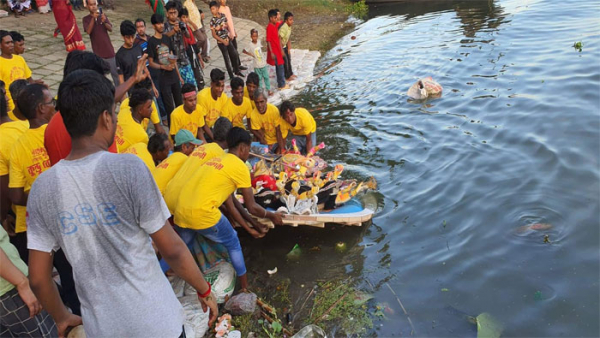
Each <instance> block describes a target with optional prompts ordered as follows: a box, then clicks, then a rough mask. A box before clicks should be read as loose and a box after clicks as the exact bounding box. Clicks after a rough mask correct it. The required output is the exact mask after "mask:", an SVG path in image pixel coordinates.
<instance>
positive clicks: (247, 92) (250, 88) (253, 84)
mask: <svg viewBox="0 0 600 338" xmlns="http://www.w3.org/2000/svg"><path fill="white" fill-rule="evenodd" d="M259 83H260V79H259V77H258V74H256V73H255V72H250V73H249V74H248V77H247V78H246V87H245V88H244V97H246V98H248V99H250V103H252V110H254V109H256V105H255V104H254V92H255V91H256V89H258V87H259V86H258V85H259Z"/></svg>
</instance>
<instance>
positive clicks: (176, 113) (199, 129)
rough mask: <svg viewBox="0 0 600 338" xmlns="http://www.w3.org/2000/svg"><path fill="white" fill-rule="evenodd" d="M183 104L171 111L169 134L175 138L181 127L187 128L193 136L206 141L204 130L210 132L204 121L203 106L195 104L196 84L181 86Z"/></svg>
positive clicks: (196, 97) (196, 99)
mask: <svg viewBox="0 0 600 338" xmlns="http://www.w3.org/2000/svg"><path fill="white" fill-rule="evenodd" d="M181 95H182V96H183V104H182V105H181V106H179V107H177V108H175V110H173V112H172V113H171V127H170V130H169V134H171V138H172V139H175V135H176V134H177V133H178V132H179V131H180V130H182V129H185V130H189V131H190V132H191V133H192V135H194V138H196V137H197V138H199V139H201V140H202V141H203V142H205V143H206V139H205V138H204V132H210V129H209V128H208V126H207V125H206V124H205V123H204V115H205V110H204V108H203V107H202V106H201V105H199V104H197V103H198V96H197V93H196V86H194V85H193V84H190V83H186V84H184V85H183V86H182V87H181Z"/></svg>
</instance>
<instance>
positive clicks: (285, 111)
mask: <svg viewBox="0 0 600 338" xmlns="http://www.w3.org/2000/svg"><path fill="white" fill-rule="evenodd" d="M279 113H280V114H281V119H282V121H281V125H280V128H281V130H284V129H286V130H289V131H290V132H291V133H290V135H289V137H288V139H289V140H290V141H291V140H292V139H295V140H296V146H297V147H298V149H299V150H300V152H301V153H302V154H306V152H307V151H309V150H310V149H312V147H313V146H314V145H316V144H317V123H316V122H315V119H314V118H313V117H312V115H311V114H310V112H309V111H308V110H306V109H304V108H296V107H295V106H294V104H293V103H292V102H291V101H287V100H286V101H283V102H282V103H281V105H280V106H279Z"/></svg>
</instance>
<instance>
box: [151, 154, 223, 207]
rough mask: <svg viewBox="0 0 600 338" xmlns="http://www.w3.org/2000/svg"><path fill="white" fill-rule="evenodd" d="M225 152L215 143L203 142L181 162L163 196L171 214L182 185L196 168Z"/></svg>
mask: <svg viewBox="0 0 600 338" xmlns="http://www.w3.org/2000/svg"><path fill="white" fill-rule="evenodd" d="M223 154H225V151H224V150H223V149H222V148H221V147H220V146H219V145H218V144H216V143H205V144H203V145H201V146H199V147H197V148H196V149H194V151H193V152H192V153H191V154H190V156H188V158H187V160H185V162H184V163H183V165H182V166H181V168H179V170H178V171H177V173H176V174H175V176H173V178H172V179H171V181H170V182H169V183H168V184H167V187H166V189H165V192H164V193H163V196H164V198H165V203H167V207H168V208H169V211H171V214H174V213H175V209H176V208H177V200H178V199H179V194H180V193H181V190H182V189H183V187H185V186H186V185H187V183H188V181H189V179H190V177H192V176H193V175H194V174H195V173H196V172H198V168H200V166H201V165H203V164H204V163H205V162H206V161H208V160H211V159H213V158H215V157H217V156H221V155H223Z"/></svg>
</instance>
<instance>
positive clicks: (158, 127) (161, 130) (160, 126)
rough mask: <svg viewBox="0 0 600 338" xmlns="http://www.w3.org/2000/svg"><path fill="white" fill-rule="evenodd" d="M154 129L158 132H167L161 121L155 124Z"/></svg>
mask: <svg viewBox="0 0 600 338" xmlns="http://www.w3.org/2000/svg"><path fill="white" fill-rule="evenodd" d="M154 130H155V131H156V133H157V134H166V133H167V132H166V131H165V129H164V128H163V125H162V124H161V123H160V122H159V123H155V124H154Z"/></svg>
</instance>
